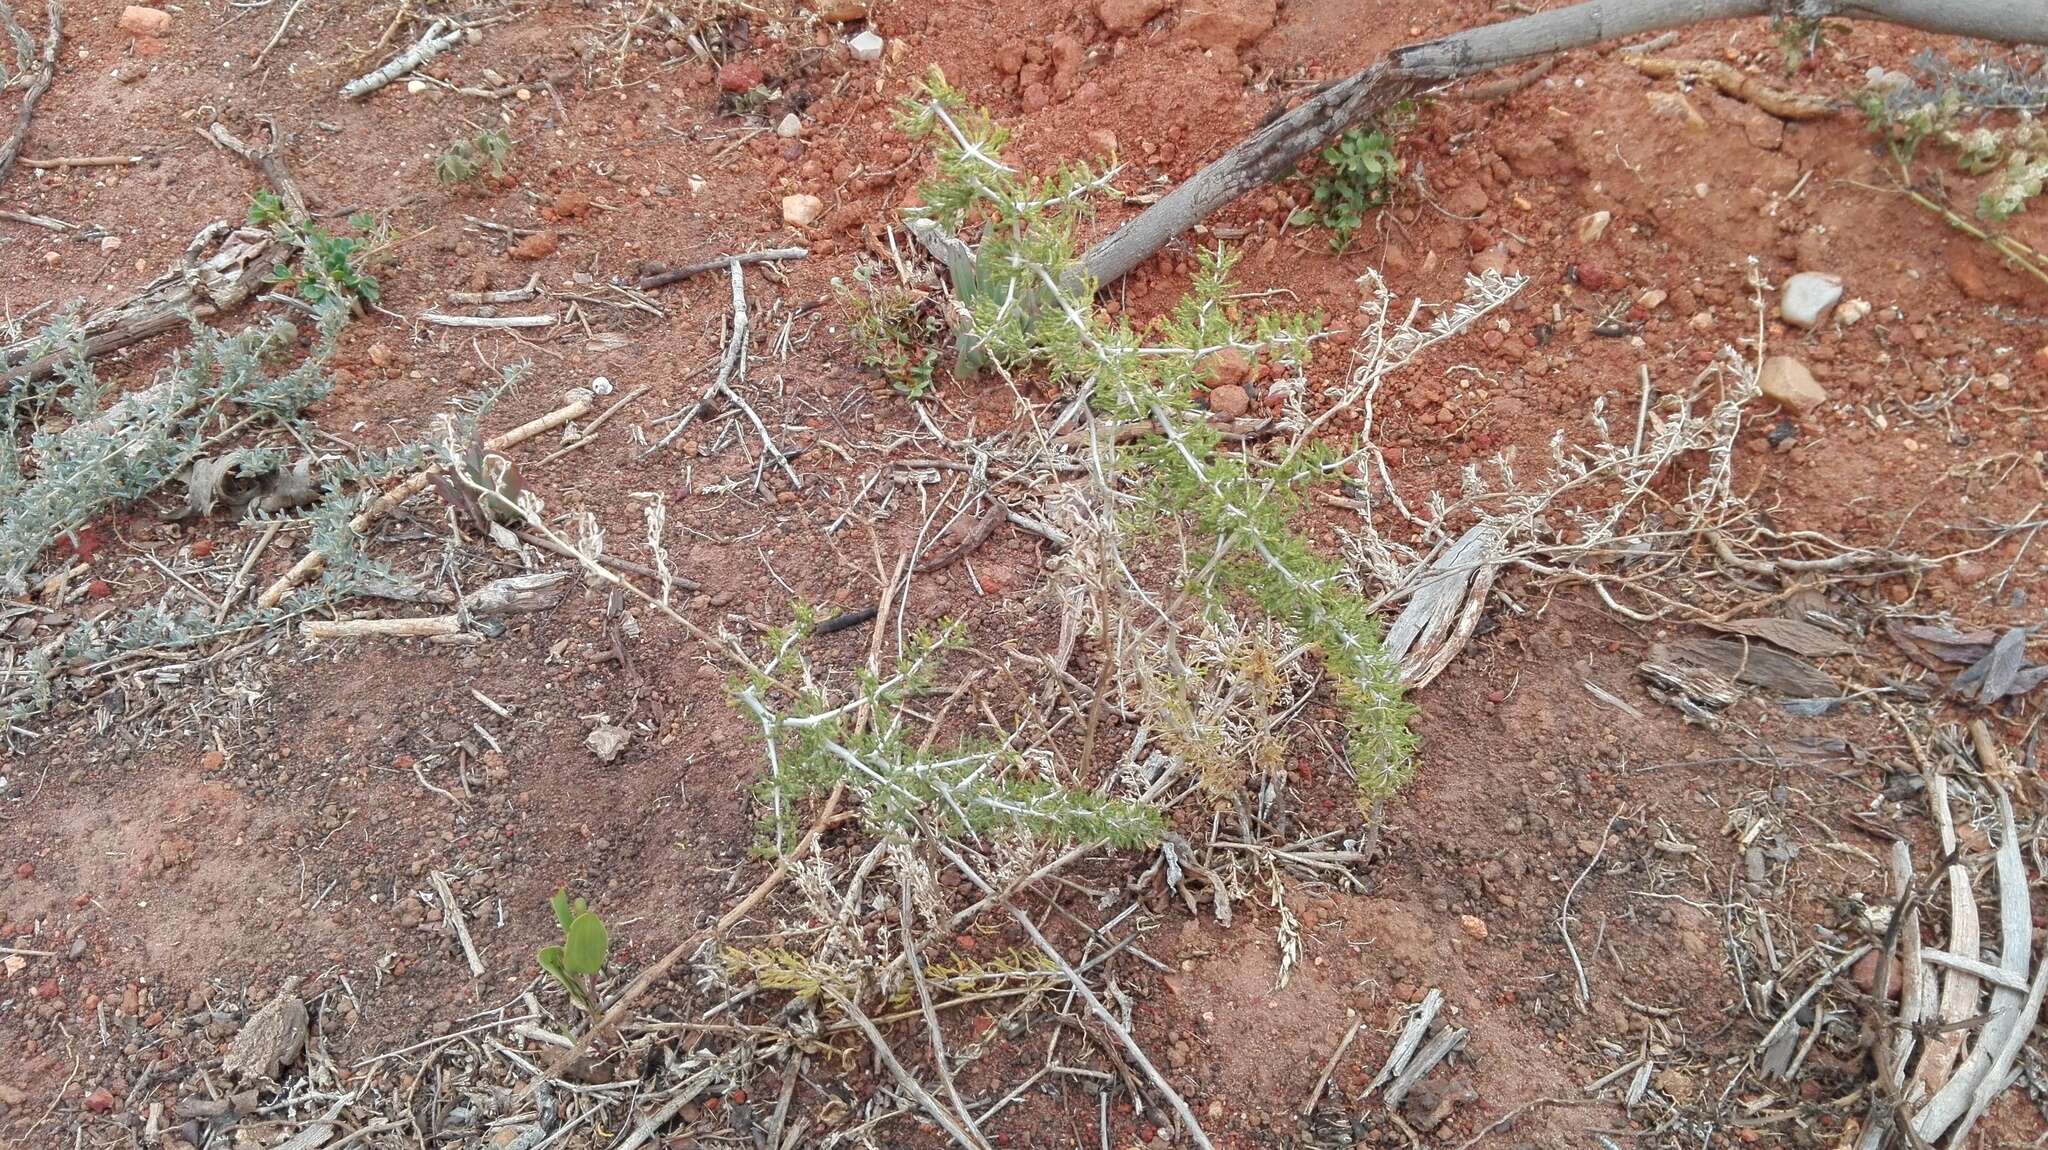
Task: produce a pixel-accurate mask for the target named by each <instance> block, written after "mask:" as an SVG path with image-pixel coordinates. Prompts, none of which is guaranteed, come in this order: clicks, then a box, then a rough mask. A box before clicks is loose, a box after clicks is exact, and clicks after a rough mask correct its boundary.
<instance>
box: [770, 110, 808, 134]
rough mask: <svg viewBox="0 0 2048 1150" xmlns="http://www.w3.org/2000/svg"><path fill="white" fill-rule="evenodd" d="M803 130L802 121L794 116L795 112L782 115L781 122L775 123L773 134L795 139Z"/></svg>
mask: <svg viewBox="0 0 2048 1150" xmlns="http://www.w3.org/2000/svg"><path fill="white" fill-rule="evenodd" d="M803 130H804V122H803V121H802V120H799V119H797V118H796V113H795V112H791V113H789V114H788V115H786V116H784V117H782V122H781V123H779V124H777V125H775V134H776V135H778V136H781V137H782V138H783V139H785V140H794V139H796V138H797V136H799V135H801V134H802V133H803Z"/></svg>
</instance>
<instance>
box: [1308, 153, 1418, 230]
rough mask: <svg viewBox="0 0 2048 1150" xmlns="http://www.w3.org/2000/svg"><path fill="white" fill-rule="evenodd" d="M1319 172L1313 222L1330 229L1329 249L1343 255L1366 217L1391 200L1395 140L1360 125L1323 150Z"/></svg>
mask: <svg viewBox="0 0 2048 1150" xmlns="http://www.w3.org/2000/svg"><path fill="white" fill-rule="evenodd" d="M1322 160H1323V170H1322V171H1321V173H1320V174H1318V175H1317V176H1316V178H1315V182H1314V184H1313V185H1312V191H1311V196H1312V197H1313V203H1314V205H1315V207H1314V210H1313V212H1312V215H1313V218H1314V220H1315V222H1316V223H1319V224H1321V225H1322V226H1323V227H1325V228H1327V229H1329V232H1330V247H1331V248H1332V249H1334V250H1336V251H1339V252H1341V251H1344V250H1346V249H1347V248H1349V247H1350V246H1351V239H1352V236H1353V235H1354V234H1356V233H1357V231H1358V229H1359V228H1361V227H1363V226H1364V225H1365V220H1366V216H1367V215H1368V214H1370V213H1371V212H1372V211H1373V210H1374V209H1375V208H1380V207H1384V206H1385V205H1386V203H1387V200H1388V199H1390V198H1391V197H1392V196H1393V192H1394V179H1395V177H1397V176H1399V175H1400V174H1401V160H1400V158H1399V157H1397V156H1395V155H1394V141H1393V139H1392V137H1390V136H1389V135H1388V134H1387V133H1386V132H1385V131H1383V130H1381V129H1379V128H1367V127H1359V128H1353V129H1351V130H1350V131H1348V132H1346V133H1344V134H1343V135H1342V136H1339V137H1338V138H1337V140H1336V142H1335V143H1333V144H1331V145H1330V146H1329V147H1327V148H1324V149H1323V152H1322Z"/></svg>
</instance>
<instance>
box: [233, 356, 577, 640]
mask: <svg viewBox="0 0 2048 1150" xmlns="http://www.w3.org/2000/svg"><path fill="white" fill-rule="evenodd" d="M589 411H590V393H589V392H587V391H573V392H570V393H569V395H568V397H567V402H566V403H564V405H563V406H561V407H558V408H556V409H555V410H553V411H551V412H549V413H547V414H546V415H543V416H541V417H540V418H539V419H535V420H532V421H530V422H528V423H523V424H521V425H519V426H518V427H515V428H513V429H512V430H510V431H508V432H506V433H505V434H503V435H499V436H495V437H493V438H491V439H490V440H487V441H486V442H485V443H484V448H485V450H487V451H503V450H505V449H506V448H508V447H514V446H517V445H518V444H521V443H524V442H526V441H527V440H529V439H532V438H533V437H534V436H536V435H539V434H541V433H543V432H547V431H553V430H554V429H555V428H558V427H560V426H562V425H563V424H565V423H567V422H569V421H570V420H572V419H581V418H583V416H584V415H585V414H586V413H588V412H589ZM440 474H441V469H440V467H438V466H435V467H429V468H427V469H426V470H424V471H421V472H419V473H418V474H416V475H414V476H413V477H412V478H410V479H408V480H406V481H405V482H404V483H401V484H399V485H398V486H396V487H394V488H392V489H391V490H389V491H387V492H385V493H384V494H383V495H381V496H379V497H378V499H377V501H376V502H374V503H372V504H370V505H369V506H368V507H365V508H363V509H362V511H360V512H359V513H357V515H356V517H355V518H354V519H351V520H349V530H351V531H354V532H357V533H358V534H360V533H361V532H364V531H367V530H369V528H370V524H372V523H375V522H376V521H377V520H379V519H381V518H383V517H384V515H385V514H386V513H387V512H389V511H390V510H391V509H392V508H395V507H397V506H398V505H399V504H401V503H404V502H405V501H406V500H408V499H411V498H412V497H413V496H415V495H418V494H419V493H420V492H422V491H425V490H426V489H427V484H429V483H431V482H433V481H434V478H435V477H436V476H438V475H440ZM326 565H327V556H326V554H325V553H323V552H321V551H317V550H315V551H308V552H306V554H305V555H304V556H303V557H301V558H300V559H299V561H298V562H297V563H295V564H293V565H292V569H291V570H289V571H286V572H285V573H284V574H282V575H280V576H278V577H277V580H276V581H275V582H273V583H272V584H271V585H270V586H268V587H266V588H264V590H263V594H261V595H259V596H257V598H256V605H257V606H259V607H264V608H270V607H275V606H277V605H278V604H279V603H280V602H283V600H284V597H285V596H286V595H289V594H291V590H292V588H294V587H297V586H298V585H299V584H301V583H303V582H305V581H306V579H307V578H309V577H310V576H312V575H313V574H314V573H315V572H317V571H319V570H320V569H321V568H322V567H325V566H326Z"/></svg>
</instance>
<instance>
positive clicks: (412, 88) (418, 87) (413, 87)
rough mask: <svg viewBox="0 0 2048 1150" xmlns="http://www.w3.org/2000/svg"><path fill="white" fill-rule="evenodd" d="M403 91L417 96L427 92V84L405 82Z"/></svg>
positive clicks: (421, 81)
mask: <svg viewBox="0 0 2048 1150" xmlns="http://www.w3.org/2000/svg"><path fill="white" fill-rule="evenodd" d="M405 90H406V91H407V92H409V93H411V94H412V95H415V96H417V95H419V94H420V93H421V92H424V91H426V90H427V82H426V81H425V80H407V81H406V82H405Z"/></svg>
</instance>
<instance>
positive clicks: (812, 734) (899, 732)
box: [735, 607, 1163, 853]
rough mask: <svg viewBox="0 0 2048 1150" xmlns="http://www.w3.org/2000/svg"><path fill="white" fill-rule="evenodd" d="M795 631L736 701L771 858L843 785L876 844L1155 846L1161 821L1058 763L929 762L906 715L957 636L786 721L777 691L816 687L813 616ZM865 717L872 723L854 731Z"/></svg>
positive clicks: (960, 749)
mask: <svg viewBox="0 0 2048 1150" xmlns="http://www.w3.org/2000/svg"><path fill="white" fill-rule="evenodd" d="M796 614H797V619H796V622H795V623H794V624H793V625H792V626H790V627H787V628H780V629H776V630H773V631H771V632H770V633H769V635H768V636H767V644H768V646H769V647H770V648H771V649H772V650H774V651H775V652H776V655H775V657H774V658H772V659H770V660H769V661H768V662H767V663H766V664H765V665H764V666H763V667H762V668H761V671H760V673H758V674H754V675H751V676H750V678H749V680H748V681H747V682H746V683H745V684H744V685H743V686H741V687H740V688H739V689H738V690H737V691H736V692H735V698H736V700H737V701H738V703H739V707H740V711H741V713H742V714H743V715H744V716H746V717H747V718H749V719H752V720H754V721H755V722H757V723H758V724H760V727H761V735H762V739H763V741H764V742H765V743H766V746H767V751H768V773H767V774H766V775H765V776H763V778H762V780H761V782H760V784H759V786H758V788H757V797H758V798H759V799H760V801H761V804H762V805H763V806H764V807H766V808H767V811H768V818H767V822H766V824H765V825H764V826H763V827H762V844H761V845H762V848H763V850H764V851H773V852H775V853H781V852H782V851H785V850H787V849H788V845H789V842H790V838H791V835H792V834H793V833H794V831H795V830H796V829H797V828H796V822H795V804H796V801H797V800H798V799H801V798H806V797H813V796H816V795H819V794H822V793H824V792H825V791H828V790H830V789H831V788H832V787H834V786H836V785H840V784H844V785H845V786H846V787H847V788H848V790H850V791H851V792H852V793H853V794H854V795H856V796H857V797H858V798H859V800H860V810H861V817H862V819H863V821H864V822H865V823H866V824H867V826H868V829H869V830H871V831H873V832H874V833H876V834H881V835H890V836H897V837H906V836H910V835H913V834H915V833H916V832H917V831H918V829H919V828H920V827H930V828H932V829H934V830H936V831H937V832H939V833H941V834H944V835H947V836H949V837H961V838H978V837H980V836H982V835H988V834H999V833H1004V832H1017V833H1023V834H1028V835H1031V836H1033V837H1035V838H1037V839H1040V840H1044V841H1051V842H1065V843H1071V842H1090V841H1094V840H1098V839H1100V840H1107V841H1108V842H1110V843H1111V844H1113V845H1116V846H1125V847H1131V846H1141V845H1147V844H1150V843H1154V842H1157V841H1158V839H1159V835H1160V833H1161V831H1162V829H1163V828H1162V825H1161V823H1160V819H1159V814H1158V812H1157V811H1155V810H1153V809H1151V808H1149V807H1144V806H1140V805H1138V804H1135V803H1130V802H1124V801H1121V800H1117V799H1112V798H1108V797H1106V796H1103V795H1099V794H1096V793H1093V792H1090V791H1084V790H1080V789H1077V788H1073V787H1069V786H1066V785H1064V784H1062V783H1061V782H1059V781H1057V780H1056V779H1054V778H1052V777H1050V774H1051V771H1050V763H1049V762H1047V761H1045V760H1044V759H1043V758H1042V757H1041V758H1040V759H1038V760H1037V761H1032V760H1031V759H1028V758H1027V756H1026V755H1025V754H1023V753H1021V752H1016V751H1012V750H1009V749H1006V748H1004V747H1001V746H993V745H985V744H979V743H966V744H960V745H956V746H953V747H949V748H946V749H945V750H942V751H937V752H927V751H926V750H924V749H923V748H921V747H920V746H919V743H918V741H917V740H914V739H912V738H911V732H910V731H909V730H908V729H907V727H906V725H905V724H904V722H903V718H902V707H903V705H904V704H905V703H906V702H908V701H909V700H910V699H911V698H913V697H914V696H916V695H917V694H918V693H920V692H922V691H924V690H925V689H926V688H928V687H929V686H930V685H931V682H932V674H933V671H934V669H935V667H936V665H937V662H938V659H939V656H940V655H941V654H942V653H943V652H944V651H946V650H948V649H951V648H953V647H956V646H958V644H959V633H960V631H959V628H958V627H957V626H948V627H946V628H945V629H944V630H942V631H941V632H939V633H938V634H936V635H921V636H918V637H917V638H916V639H915V640H914V641H913V642H912V643H911V645H910V647H909V649H908V650H907V651H906V653H905V655H904V657H903V659H902V660H901V661H900V662H899V663H898V664H897V666H896V669H895V673H894V674H892V675H891V676H889V677H888V678H886V679H876V678H874V677H872V676H868V675H865V674H864V675H863V676H862V677H861V681H860V687H859V689H858V691H857V693H856V694H855V696H854V698H853V699H851V700H847V701H842V702H838V703H835V702H833V701H832V700H831V699H829V698H828V697H827V696H826V693H825V691H824V690H823V689H822V688H819V687H815V686H813V687H809V688H806V689H804V690H803V691H802V692H801V693H800V694H799V695H798V697H797V698H795V699H794V700H792V701H791V702H790V704H789V705H788V706H787V707H785V708H782V709H780V710H779V711H778V710H775V709H771V708H770V707H769V706H768V705H767V703H766V702H765V701H764V700H765V699H766V698H767V697H769V696H770V694H771V692H773V691H774V690H775V689H776V684H777V682H778V680H784V679H795V680H796V681H801V682H806V683H808V682H809V681H810V676H809V675H808V674H807V673H805V674H802V675H800V676H798V675H787V674H785V672H788V671H792V670H800V669H801V662H800V658H801V657H800V655H799V654H798V651H799V649H800V642H801V640H802V639H803V638H804V636H806V635H807V634H809V633H810V630H811V627H812V626H813V623H814V620H815V616H814V615H813V614H812V613H811V612H810V611H809V610H808V609H805V608H801V607H799V608H798V610H797V612H796ZM856 711H865V712H866V713H867V714H868V715H871V716H874V721H873V722H870V723H866V724H856V723H855V722H854V721H853V717H854V714H855V712H856Z"/></svg>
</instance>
